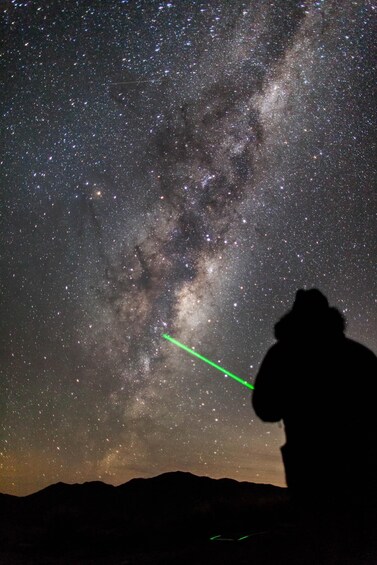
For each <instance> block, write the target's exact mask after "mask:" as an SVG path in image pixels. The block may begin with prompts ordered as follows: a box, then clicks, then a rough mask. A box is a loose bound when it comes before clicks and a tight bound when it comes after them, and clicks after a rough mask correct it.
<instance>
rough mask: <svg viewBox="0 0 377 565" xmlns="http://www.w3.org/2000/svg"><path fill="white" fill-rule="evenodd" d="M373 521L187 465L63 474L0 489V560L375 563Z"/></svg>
mask: <svg viewBox="0 0 377 565" xmlns="http://www.w3.org/2000/svg"><path fill="white" fill-rule="evenodd" d="M376 522H377V520H376V513H375V512H374V511H372V510H368V511H367V510H366V509H363V510H362V511H361V510H360V511H359V512H358V515H357V516H355V512H354V511H352V512H351V511H350V510H349V509H347V506H346V505H345V506H344V508H343V509H342V510H341V511H336V512H334V513H333V514H332V515H330V514H329V513H326V512H325V511H324V509H323V510H319V511H318V512H317V513H313V512H308V511H307V512H305V513H300V514H298V513H297V511H294V510H293V509H292V506H291V505H290V503H289V500H288V496H287V491H286V489H282V488H279V487H274V486H271V485H256V484H253V483H238V482H237V481H233V480H230V479H221V480H214V479H209V478H207V477H196V476H194V475H191V474H189V473H167V474H165V475H161V476H159V477H155V478H153V479H134V480H132V481H130V482H129V483H126V484H124V485H121V486H119V487H112V486H110V485H105V484H103V483H85V484H84V485H65V484H63V483H59V484H57V485H52V486H50V487H48V488H46V489H44V490H42V491H40V492H38V493H35V494H33V495H30V496H27V497H13V496H7V495H0V543H1V549H0V563H2V564H4V565H8V564H9V565H24V564H25V565H26V564H28V565H29V564H30V565H31V564H33V565H34V564H36V565H37V564H38V565H52V564H64V565H65V564H70V565H71V564H72V565H76V564H77V565H79V564H83V565H89V564H93V565H94V564H96V565H170V564H175V563H177V564H180V565H186V564H187V565H188V564H190V565H204V564H205V565H207V564H212V563H213V564H215V563H216V565H225V564H227V565H230V564H253V565H256V564H257V565H275V564H276V565H327V564H329V565H330V564H331V565H333V564H337V565H377V537H376V536H374V532H375V529H374V528H373V527H372V526H371V525H372V524H376ZM246 536H247V537H246ZM375 537H376V539H375ZM211 538H215V539H211ZM240 538H243V539H240Z"/></svg>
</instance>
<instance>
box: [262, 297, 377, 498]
mask: <svg viewBox="0 0 377 565" xmlns="http://www.w3.org/2000/svg"><path fill="white" fill-rule="evenodd" d="M300 292H303V291H300ZM308 292H311V291H308ZM317 292H318V293H319V291H317ZM322 296H323V295H322ZM323 298H325V297H323ZM325 300H326V299H325ZM296 302H297V299H296ZM295 304H296V303H295ZM317 306H318V305H317ZM322 306H323V308H321V307H319V306H318V307H314V308H311V309H307V308H306V309H305V308H303V309H302V310H301V309H300V308H298V307H296V308H295V306H294V308H293V309H292V311H291V312H289V313H288V314H287V315H286V316H284V318H282V320H280V322H278V323H277V324H276V326H275V336H276V338H277V342H276V343H275V345H273V346H272V347H271V349H270V350H269V351H268V352H267V355H266V357H265V358H264V360H263V362H262V365H261V367H260V370H259V372H258V375H257V378H256V382H255V390H254V393H253V397H252V404H253V407H254V410H255V412H256V414H257V415H258V416H259V417H260V418H261V419H262V420H264V421H267V422H277V421H279V420H283V422H284V426H285V433H286V444H285V446H283V448H282V454H283V460H284V465H285V472H286V481H287V485H288V488H289V489H290V491H291V493H292V494H293V495H294V496H296V497H297V498H303V497H306V496H312V497H313V498H317V499H318V497H320V498H326V500H327V501H328V502H330V501H331V500H334V501H336V503H338V502H339V500H340V499H342V500H344V499H345V497H348V499H349V500H351V499H352V500H353V499H354V500H355V501H356V502H357V500H359V499H360V502H361V503H362V504H363V503H364V502H365V499H368V500H372V498H373V497H374V498H375V500H377V497H376V492H377V487H376V482H377V398H376V392H375V391H376V385H377V358H376V356H375V355H374V354H373V353H372V352H371V351H370V350H369V349H367V348H366V347H364V346H363V345H361V344H359V343H357V342H355V341H352V340H351V339H348V338H346V337H345V336H344V320H343V318H342V316H341V314H340V313H339V312H338V311H337V310H336V309H334V308H329V307H328V304H327V300H326V304H325V303H323V304H322Z"/></svg>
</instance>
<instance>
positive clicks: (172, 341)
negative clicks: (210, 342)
mask: <svg viewBox="0 0 377 565" xmlns="http://www.w3.org/2000/svg"><path fill="white" fill-rule="evenodd" d="M162 337H163V338H164V339H166V340H168V341H170V342H171V343H174V345H177V346H178V347H180V348H181V349H183V350H184V351H187V353H190V355H193V356H194V357H197V358H198V359H200V360H201V361H204V362H205V363H208V365H211V367H214V368H215V369H217V370H218V371H220V372H221V373H224V375H227V376H228V377H231V378H232V379H234V380H235V381H237V382H239V383H241V384H242V385H244V386H246V387H247V388H250V389H251V390H254V387H253V385H251V384H250V383H248V382H247V381H244V380H243V379H240V377H237V375H234V374H233V373H231V372H230V371H227V370H226V369H224V368H223V367H220V365H217V364H216V363H214V362H213V361H210V360H209V359H207V358H206V357H203V355H200V353H197V352H196V351H194V350H193V349H190V348H189V347H187V345H183V343H181V342H180V341H178V340H177V339H174V338H173V337H170V335H168V334H162Z"/></svg>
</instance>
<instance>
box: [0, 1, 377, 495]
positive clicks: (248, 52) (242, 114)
mask: <svg viewBox="0 0 377 565" xmlns="http://www.w3.org/2000/svg"><path fill="white" fill-rule="evenodd" d="M0 9H1V31H0V35H1V39H2V42H1V53H0V55H1V57H0V65H1V66H0V68H1V71H0V72H1V96H0V99H1V101H0V104H1V118H2V126H1V155H0V158H1V161H0V164H1V167H0V175H1V235H2V237H1V265H0V266H1V310H0V320H1V322H0V330H1V340H0V342H1V368H0V370H1V381H0V424H1V426H0V429H1V438H0V439H1V448H0V450H1V454H0V456H1V466H0V491H1V492H7V493H11V494H28V493H31V492H34V491H36V490H38V489H40V488H43V487H44V486H47V485H48V484H50V483H53V482H57V481H64V482H83V481H89V480H103V481H105V482H108V483H112V484H119V483H123V482H126V481H127V480H129V479H131V478H133V477H150V476H155V475H158V474H160V473H163V472H166V471H173V470H182V471H190V472H193V473H196V474H199V475H208V476H211V477H215V478H217V477H225V476H226V477H231V478H235V479H238V480H247V481H254V482H269V483H273V484H277V485H284V484H285V482H284V471H283V466H282V463H281V458H280V451H279V448H280V446H281V445H282V443H283V442H284V431H283V429H282V428H281V427H279V426H278V425H277V424H274V425H270V424H263V423H262V422H260V421H259V420H258V418H257V417H256V416H255V414H254V412H253V410H252V408H251V405H250V390H248V389H247V388H245V387H243V386H242V385H240V384H239V383H237V382H235V381H234V380H232V379H230V378H227V377H224V376H223V375H221V374H220V373H219V372H217V371H216V370H214V369H213V368H211V367H209V366H207V365H205V364H203V363H202V362H201V361H199V360H195V359H194V358H192V357H191V356H189V355H188V354H187V353H185V352H183V351H182V350H180V349H178V348H177V347H175V346H174V345H172V344H171V343H169V342H167V341H165V340H164V339H163V338H162V334H163V333H164V332H166V333H169V334H170V335H172V336H173V337H175V338H177V339H179V340H180V341H181V342H183V343H185V344H187V345H188V346H190V347H194V348H195V349H196V350H197V351H198V352H200V353H202V354H203V355H205V356H206V357H209V358H210V359H212V360H213V361H215V362H216V363H219V364H220V365H222V366H224V367H226V368H227V369H228V370H230V371H232V372H233V373H235V374H237V375H239V376H241V377H243V378H244V379H247V380H249V381H250V382H253V380H254V378H255V374H256V371H257V369H258V366H259V365H260V363H261V361H262V359H263V356H264V354H265V352H266V350H267V349H268V347H269V346H270V345H271V344H272V343H273V325H274V323H275V322H276V321H277V319H278V318H279V317H280V316H281V315H282V314H283V313H284V312H285V311H286V310H287V309H288V308H289V307H290V306H291V304H292V302H293V300H294V296H295V292H296V290H297V289H298V288H311V287H317V288H319V289H320V290H321V291H322V292H324V293H325V294H326V295H327V296H328V298H329V301H330V303H331V304H332V305H334V306H337V307H338V308H339V309H340V310H341V311H342V312H343V313H344V314H345V316H346V318H347V321H348V329H347V334H348V335H349V336H350V337H352V338H354V339H356V340H358V341H360V342H362V343H363V344H365V345H367V346H368V347H370V348H371V349H372V350H374V351H376V350H377V333H376V326H375V324H374V321H373V320H374V319H375V315H376V280H377V278H376V271H375V256H376V243H377V242H376V191H375V173H376V170H375V162H376V159H375V157H376V146H375V129H374V124H375V121H376V112H375V101H374V99H373V95H374V85H375V82H376V76H375V75H376V73H375V70H374V68H375V61H374V59H373V37H374V32H375V29H376V26H375V20H374V17H375V5H374V6H373V2H372V1H368V0H364V1H363V0H355V1H351V0H345V1H344V2H338V1H331V0H322V1H309V0H308V1H300V2H298V1H294V0H270V1H268V0H250V1H239V0H232V1H229V0H211V1H206V2H205V1H199V0H172V1H171V2H165V1H164V2H158V1H155V0H129V1H125V0H123V1H121V0H109V1H104V0H91V1H86V0H77V1H74V0H45V1H43V2H42V1H40V0H35V1H31V0H25V1H23V2H19V1H15V0H8V1H6V0H2V1H1V2H0ZM281 378H282V379H284V375H283V374H282V375H281ZM356 382H357V375H355V383H356ZM317 386H325V385H323V384H322V383H321V379H320V375H318V383H317ZM318 417H320V410H319V415H318ZM349 417H350V418H352V414H350V415H349Z"/></svg>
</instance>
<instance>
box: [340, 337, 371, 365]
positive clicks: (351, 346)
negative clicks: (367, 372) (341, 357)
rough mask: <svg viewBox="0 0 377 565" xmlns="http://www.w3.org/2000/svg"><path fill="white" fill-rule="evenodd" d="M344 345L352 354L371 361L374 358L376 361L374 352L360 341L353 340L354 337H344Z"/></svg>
mask: <svg viewBox="0 0 377 565" xmlns="http://www.w3.org/2000/svg"><path fill="white" fill-rule="evenodd" d="M344 346H345V347H346V348H347V350H348V351H349V352H350V353H352V354H353V355H360V356H363V357H365V358H369V359H370V360H371V361H372V360H374V361H375V362H377V357H376V355H375V354H374V352H373V351H372V350H371V349H369V348H368V347H367V346H366V345H363V344H362V343H360V342H359V341H355V340H354V339H351V338H349V337H345V338H344Z"/></svg>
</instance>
